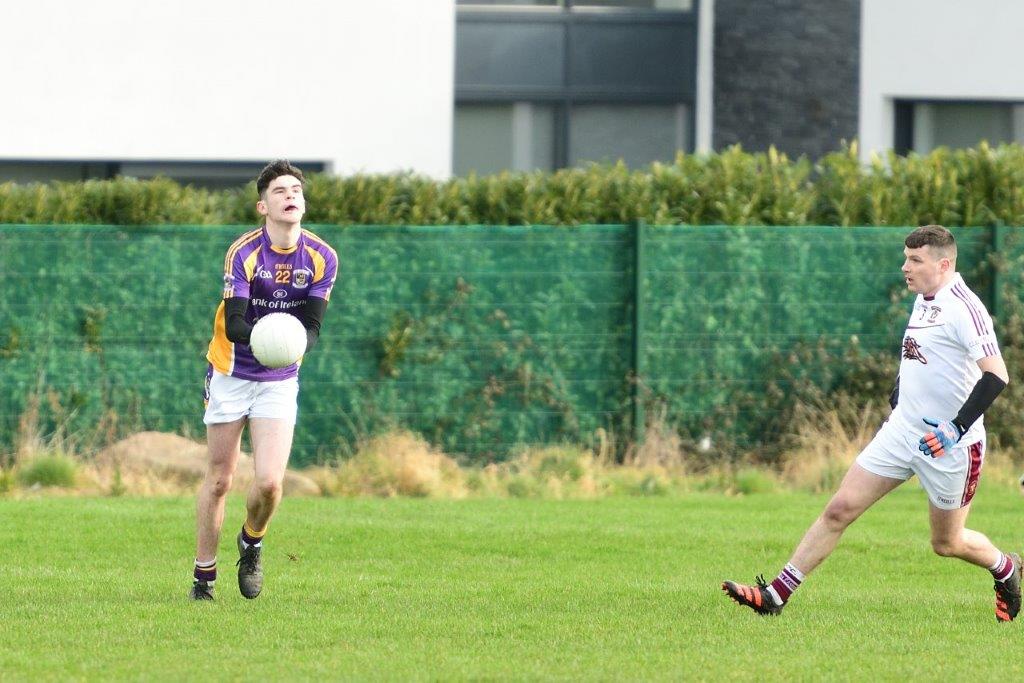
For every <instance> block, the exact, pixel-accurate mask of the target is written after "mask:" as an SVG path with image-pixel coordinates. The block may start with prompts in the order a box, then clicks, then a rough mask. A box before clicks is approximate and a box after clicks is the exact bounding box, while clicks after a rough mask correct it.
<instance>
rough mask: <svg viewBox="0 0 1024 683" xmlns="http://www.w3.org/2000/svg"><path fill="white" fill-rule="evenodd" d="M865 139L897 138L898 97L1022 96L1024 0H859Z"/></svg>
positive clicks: (865, 152)
mask: <svg viewBox="0 0 1024 683" xmlns="http://www.w3.org/2000/svg"><path fill="white" fill-rule="evenodd" d="M861 19H862V20H861V69H860V133H859V137H860V143H861V155H862V157H863V158H865V159H867V158H868V157H869V155H870V154H871V152H872V151H881V150H886V149H889V148H891V147H892V144H893V129H894V106H893V101H894V100H895V99H902V98H908V99H977V100H1004V101H1024V53H1022V52H1021V28H1022V27H1024V2H1015V1H1014V2H1011V1H1008V0H970V1H969V2H967V1H965V0H862V5H861Z"/></svg>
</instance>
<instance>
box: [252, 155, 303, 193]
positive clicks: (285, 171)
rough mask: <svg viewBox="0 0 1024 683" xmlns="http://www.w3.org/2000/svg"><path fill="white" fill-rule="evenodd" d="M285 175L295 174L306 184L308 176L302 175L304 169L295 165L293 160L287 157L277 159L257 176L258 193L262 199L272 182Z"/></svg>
mask: <svg viewBox="0 0 1024 683" xmlns="http://www.w3.org/2000/svg"><path fill="white" fill-rule="evenodd" d="M283 175H291V176H295V177H296V178H298V179H299V182H300V183H302V184H303V185H305V184H306V177H305V176H303V175H302V171H301V170H300V169H299V167H298V166H293V165H292V162H290V161H288V160H287V159H275V160H273V161H271V162H270V163H269V164H267V165H266V166H264V167H263V170H262V171H260V174H259V176H257V178H256V194H258V195H259V196H260V199H262V198H263V193H264V192H266V191H267V188H268V187H270V183H272V182H274V179H275V178H280V177H281V176H283Z"/></svg>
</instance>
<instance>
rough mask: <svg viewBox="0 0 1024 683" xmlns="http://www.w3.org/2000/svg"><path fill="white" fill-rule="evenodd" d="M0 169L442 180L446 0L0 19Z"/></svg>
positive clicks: (54, 13)
mask: <svg viewBox="0 0 1024 683" xmlns="http://www.w3.org/2000/svg"><path fill="white" fill-rule="evenodd" d="M3 15H4V16H3V20H2V23H3V26H4V30H3V35H4V39H3V41H0V63H2V64H3V65H4V94H3V96H2V101H3V107H2V109H0V122H2V125H0V159H74V160H94V159H95V160H144V159H160V160H208V161H261V160H266V159H270V158H275V157H289V158H292V159H307V160H311V161H324V162H326V163H327V164H328V165H329V166H328V168H329V169H331V170H333V171H334V172H336V173H347V172H352V171H366V172H389V171H395V170H414V171H417V172H421V173H426V174H429V175H432V176H435V177H444V176H447V175H449V174H450V172H451V148H452V143H451V130H452V106H453V105H452V103H453V100H454V95H453V88H454V54H455V38H454V33H455V3H454V0H358V1H357V0H292V1H291V2H281V1H273V0H215V1H213V2H211V1H209V0H174V2H147V1H140V0H89V1H88V2H81V1H79V0H32V1H31V2H16V3H14V2H12V3H7V4H5V6H4V11H3Z"/></svg>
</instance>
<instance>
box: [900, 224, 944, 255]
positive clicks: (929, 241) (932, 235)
mask: <svg viewBox="0 0 1024 683" xmlns="http://www.w3.org/2000/svg"><path fill="white" fill-rule="evenodd" d="M903 244H905V245H906V246H907V247H909V248H910V249H919V248H920V247H932V248H933V249H935V250H936V251H938V252H939V254H941V255H942V256H943V257H945V258H948V259H955V258H956V239H954V237H953V233H951V232H950V231H949V230H946V229H945V228H944V227H942V226H941V225H922V226H921V227H920V228H917V229H916V230H914V231H913V232H911V233H910V234H909V235H907V239H905V240H903Z"/></svg>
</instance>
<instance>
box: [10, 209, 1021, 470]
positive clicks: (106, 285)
mask: <svg viewBox="0 0 1024 683" xmlns="http://www.w3.org/2000/svg"><path fill="white" fill-rule="evenodd" d="M312 229H313V230H314V231H315V232H317V233H318V234H319V235H320V236H321V237H323V238H325V239H326V240H328V241H329V242H330V243H331V244H332V245H333V246H334V247H335V249H336V250H337V251H338V256H339V260H340V263H341V267H340V270H339V278H338V283H337V285H336V288H335V290H334V293H333V295H332V299H331V305H330V307H329V309H328V313H327V317H326V320H325V322H324V330H323V336H322V339H321V342H320V344H319V346H318V347H317V348H316V349H315V350H314V351H313V352H312V353H311V354H310V355H309V357H308V358H307V359H306V362H305V364H304V366H303V370H302V375H301V387H302V390H301V392H300V407H299V408H300V418H299V426H298V429H297V432H296V437H295V451H294V453H295V454H294V459H295V461H296V462H298V463H299V464H303V463H310V462H317V461H322V460H325V459H331V458H334V457H337V456H338V455H344V454H345V453H346V451H347V449H348V448H349V447H350V445H351V444H352V443H353V440H354V439H356V438H358V437H359V436H360V435H364V434H369V433H372V432H374V431H376V430H378V429H381V428H385V427H392V426H403V427H407V428H410V429H413V430H415V431H418V432H420V433H422V434H424V435H425V436H426V437H428V438H429V439H431V440H432V441H433V442H435V443H437V444H438V445H440V446H442V447H443V448H445V449H446V450H447V451H449V452H451V453H453V454H459V455H463V456H465V457H467V458H469V459H473V460H476V461H484V460H488V459H500V458H503V457H506V456H507V455H508V454H509V453H510V451H512V450H513V449H514V448H515V447H516V446H517V445H520V444H526V443H544V442H553V441H561V440H571V441H579V442H584V443H587V442H590V441H591V440H592V439H593V438H594V434H595V431H596V430H598V429H599V428H603V429H605V430H610V431H612V432H614V433H617V434H621V435H629V434H631V433H632V430H633V429H634V427H635V424H636V422H637V421H638V420H639V421H641V422H642V421H643V419H644V414H645V411H650V409H651V408H652V407H653V406H655V405H659V406H664V407H665V409H666V410H667V416H668V418H669V419H670V420H671V421H673V422H674V423H676V424H679V425H680V426H681V427H683V429H684V431H686V432H688V434H689V435H690V436H692V437H694V438H698V437H700V436H701V435H702V434H704V433H710V434H715V433H722V432H723V431H726V430H728V431H731V432H734V433H735V434H734V435H736V436H737V437H742V438H738V440H739V441H743V442H744V443H747V444H750V443H757V441H758V439H760V438H762V435H761V434H760V433H759V429H760V427H761V425H763V424H764V423H765V420H767V419H770V417H771V416H770V415H766V413H770V410H766V409H765V408H764V405H762V404H759V403H758V402H757V401H751V400H747V398H749V397H750V396H756V395H757V393H758V392H759V391H763V387H764V385H765V381H766V378H767V377H770V376H772V375H773V373H774V372H775V371H776V369H777V363H778V359H779V357H780V354H784V353H785V352H786V351H787V350H788V349H792V348H793V347H794V346H795V345H798V344H817V345H824V346H826V347H832V348H840V349H841V348H843V347H847V346H850V345H859V346H861V347H863V348H864V349H866V350H868V351H877V350H884V349H892V350H893V363H894V369H895V362H896V361H895V357H896V356H895V354H896V349H897V348H898V346H899V334H900V332H901V331H902V325H903V324H904V322H905V316H906V312H907V304H908V302H909V297H908V296H907V295H905V294H901V286H900V276H899V266H900V264H901V263H902V254H901V251H902V240H903V237H904V236H905V234H906V232H907V229H905V228H827V227H826V228H808V227H800V228H764V227H758V228H734V227H716V226H712V227H699V228H698V227H686V226H674V227H638V226H587V227H580V228H571V229H568V228H553V227H541V226H537V227H376V226H375V227H346V228H339V227H330V226H314V227H312ZM241 232H243V229H242V228H239V227H223V228H220V227H218V228H211V227H160V228H115V227H92V226H90V227H67V226H61V227H52V226H46V227H38V226H32V227H30V226H4V227H0V254H2V255H3V258H2V262H0V268H2V275H3V277H4V281H5V282H6V283H8V296H6V297H4V298H3V299H2V300H0V386H2V389H3V392H2V394H0V429H2V436H0V442H2V445H3V447H5V448H6V447H10V446H11V444H12V443H13V441H14V439H15V434H16V433H17V430H18V425H19V420H21V419H23V418H24V417H25V416H26V414H27V413H31V412H32V408H31V406H32V403H33V400H34V399H38V403H39V408H38V410H39V413H40V415H41V417H40V420H41V424H42V427H43V428H44V429H45V430H47V431H52V430H53V429H55V428H57V427H58V426H60V427H61V428H63V429H66V430H67V431H69V432H72V433H75V434H95V438H97V439H100V438H112V437H116V436H120V435H122V434H125V433H128V432H131V431H136V430H141V429H155V430H172V431H179V432H183V433H186V434H191V435H201V434H202V433H203V426H202V419H201V415H202V396H201V393H202V380H203V376H204V373H205V369H206V361H205V359H204V355H205V350H206V345H207V343H208V341H209V338H210V334H211V331H212V320H213V314H214V311H215V309H216V306H217V304H218V301H219V296H220V288H221V274H220V268H221V264H222V261H223V256H224V252H225V250H226V249H227V247H228V245H229V244H230V243H231V242H232V241H233V239H234V238H235V237H236V236H237V235H239V234H240V233H241ZM956 234H957V238H958V241H959V244H960V251H961V263H960V265H961V270H962V271H964V272H968V270H969V268H965V267H964V266H965V265H967V266H971V265H972V264H973V265H977V264H979V263H981V262H982V261H983V258H984V256H985V254H987V253H988V252H989V251H990V250H991V249H992V245H993V240H994V239H996V237H995V236H994V233H993V231H992V230H989V229H981V228H976V229H960V230H957V231H956ZM1009 241H1011V242H1012V241H1013V240H1009ZM637 246H639V250H638V249H637ZM638 268H639V270H637V269H638ZM638 274H639V277H637V275H638ZM969 281H970V280H969ZM970 284H972V285H974V286H975V287H976V289H977V291H978V293H979V295H981V296H982V297H983V298H985V299H986V300H988V299H989V295H990V291H991V287H990V284H991V283H987V282H984V281H980V282H979V281H972V282H970ZM991 303H995V302H991ZM821 370H822V368H816V367H814V364H813V363H812V364H809V365H808V367H807V368H806V377H804V378H797V379H794V378H789V379H784V380H782V382H783V386H784V382H786V381H789V382H794V381H815V378H816V373H818V372H819V371H821ZM637 377H639V381H636V378H637ZM774 386H777V383H776V385H774Z"/></svg>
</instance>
